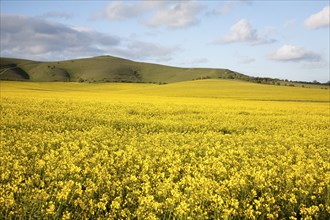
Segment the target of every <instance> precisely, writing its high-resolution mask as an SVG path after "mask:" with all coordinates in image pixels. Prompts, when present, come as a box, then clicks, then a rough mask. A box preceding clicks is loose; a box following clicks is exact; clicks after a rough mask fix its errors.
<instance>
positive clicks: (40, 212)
mask: <svg viewBox="0 0 330 220" xmlns="http://www.w3.org/2000/svg"><path fill="white" fill-rule="evenodd" d="M28 85H29V84H28V83H26V84H24V83H21V84H20V83H7V84H4V83H2V84H1V86H2V88H1V90H2V93H1V125H0V126H1V151H0V175H1V176H0V218H1V219H12V218H13V219H16V218H18V219H327V218H329V216H330V198H329V196H330V188H329V186H330V172H329V171H330V159H329V158H330V149H329V143H330V140H329V139H330V138H329V133H328V132H329V129H330V122H329V117H330V115H329V114H330V112H329V111H330V108H329V102H272V101H255V100H239V99H225V98H224V99H215V98H214V99H212V98H200V97H199V98H194V97H188V95H187V97H165V96H152V94H151V95H150V94H149V95H145V94H140V95H136V94H134V93H133V92H127V94H119V93H116V92H113V91H112V92H103V91H99V92H98V93H95V91H94V90H90V91H88V90H83V88H81V89H80V90H79V86H78V87H77V88H75V90H74V91H72V90H70V91H66V92H62V93H61V92H58V91H45V90H41V89H40V90H37V89H35V90H32V89H27V88H26V87H28ZM66 85H67V86H68V87H69V88H70V86H69V85H70V84H66ZM119 85H120V84H119ZM10 86H12V87H10ZM123 86H125V84H123ZM131 86H133V87H134V86H135V85H133V84H132V85H131ZM136 86H137V87H139V89H143V88H140V87H141V86H142V85H136ZM81 87H83V85H81ZM95 87H97V85H96V86H95ZM142 87H143V86H142ZM18 88H19V89H18ZM71 88H72V87H71ZM161 88H162V86H159V89H161ZM129 91H131V90H129ZM306 91H307V92H308V89H306ZM70 94H71V95H70Z"/></svg>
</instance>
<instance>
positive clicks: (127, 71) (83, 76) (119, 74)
mask: <svg viewBox="0 0 330 220" xmlns="http://www.w3.org/2000/svg"><path fill="white" fill-rule="evenodd" d="M206 78H223V79H242V80H248V79H250V78H251V77H249V76H246V75H243V74H240V73H237V72H234V71H231V70H228V69H211V68H179V67H171V66H164V65H158V64H150V63H143V62H135V61H131V60H126V59H122V58H118V57H112V56H99V57H93V58H86V59H77V60H66V61H59V62H37V61H32V60H23V59H13V58H1V61H0V79H1V80H15V81H37V82H38V81H40V82H54V81H60V82H65V81H73V82H145V83H159V84H163V83H173V82H180V81H187V80H195V79H206Z"/></svg>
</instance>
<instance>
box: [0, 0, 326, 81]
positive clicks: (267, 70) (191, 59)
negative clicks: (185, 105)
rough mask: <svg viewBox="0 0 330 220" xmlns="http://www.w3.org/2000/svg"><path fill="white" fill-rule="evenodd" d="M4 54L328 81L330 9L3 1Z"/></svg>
mask: <svg viewBox="0 0 330 220" xmlns="http://www.w3.org/2000/svg"><path fill="white" fill-rule="evenodd" d="M0 12H1V15H0V16H1V17H0V24H1V26H0V31H1V34H0V37H1V39H0V40H1V41H0V53H1V57H15V58H25V59H32V60H40V61H45V60H47V61H58V60H66V59H78V58H84V57H94V56H100V55H111V56H118V57H122V58H126V59H131V60H135V61H141V62H150V63H159V64H164V65H171V66H179V67H209V68H227V69H231V70H234V71H237V72H240V73H243V74H247V75H250V76H259V77H272V78H280V79H289V80H298V81H313V80H317V81H319V82H327V81H329V80H330V72H329V71H330V64H329V58H330V54H329V51H330V46H329V44H330V43H329V41H330V28H329V26H330V6H329V1H328V0H323V1H317V0H304V1H299V0H295V1H275V0H274V1H270V0H268V1H266V0H264V1H261V0H259V1H257V0H255V1H253V0H240V1H239V0H237V1H220V0H218V1H216V0H213V1H197V0H195V1H194V0H191V1H188V0H187V1H173V0H172V1H153V0H149V1H87V0H84V1H78V0H77V1H60V0H58V1H51V0H44V1H41V0H39V1H30V0H24V1H18V0H1V7H0Z"/></svg>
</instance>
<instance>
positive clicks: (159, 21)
mask: <svg viewBox="0 0 330 220" xmlns="http://www.w3.org/2000/svg"><path fill="white" fill-rule="evenodd" d="M204 8H205V6H204V5H202V4H199V3H196V2H195V1H181V2H178V3H172V4H169V5H165V7H162V8H159V10H158V11H157V12H156V15H155V16H153V17H151V18H150V19H149V21H148V22H147V23H146V24H147V25H148V26H150V27H160V26H165V27H168V28H184V27H187V26H191V25H194V24H196V23H198V18H197V15H198V14H199V13H200V12H201V11H202V10H203V9H204Z"/></svg>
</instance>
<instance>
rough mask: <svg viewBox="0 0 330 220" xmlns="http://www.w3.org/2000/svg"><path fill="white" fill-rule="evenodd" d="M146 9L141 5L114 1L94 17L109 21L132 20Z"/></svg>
mask: <svg viewBox="0 0 330 220" xmlns="http://www.w3.org/2000/svg"><path fill="white" fill-rule="evenodd" d="M146 9H147V8H144V7H143V6H142V5H141V4H136V3H135V4H132V3H127V2H121V1H120V2H119V1H115V2H111V3H110V4H108V5H107V6H106V8H105V10H104V11H103V12H101V13H100V14H98V15H97V16H96V17H99V18H108V19H111V20H120V19H127V18H134V17H137V16H139V15H140V14H141V13H143V12H144V11H145V10H146Z"/></svg>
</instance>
